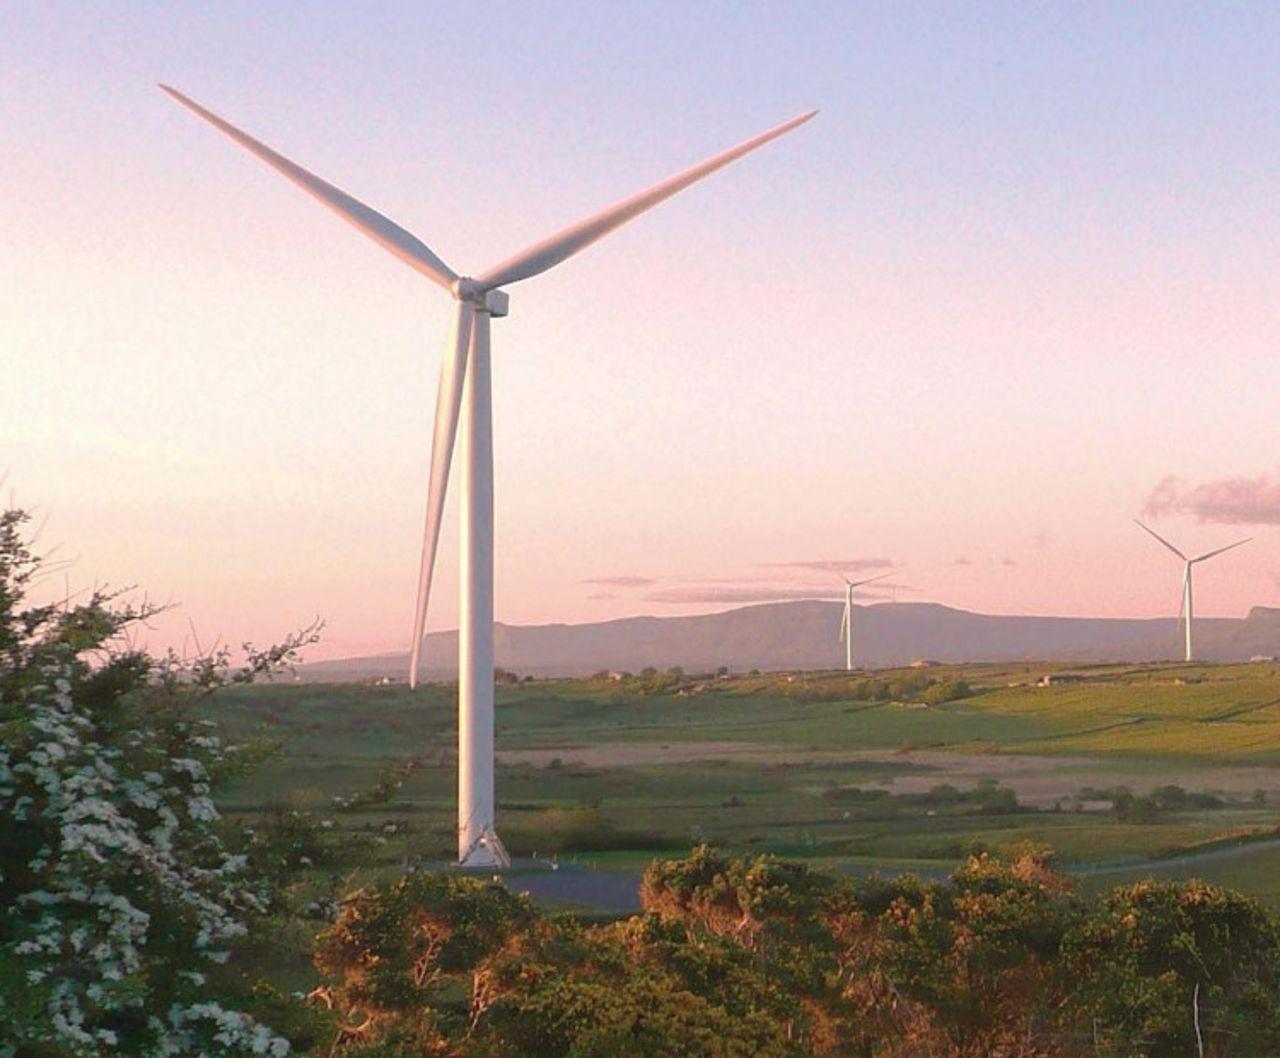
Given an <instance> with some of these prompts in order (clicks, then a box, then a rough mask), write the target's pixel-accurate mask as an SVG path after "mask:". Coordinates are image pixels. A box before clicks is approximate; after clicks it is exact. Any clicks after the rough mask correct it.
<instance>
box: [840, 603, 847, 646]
mask: <svg viewBox="0 0 1280 1058" xmlns="http://www.w3.org/2000/svg"><path fill="white" fill-rule="evenodd" d="M848 635H849V604H848V603H845V604H844V613H843V614H841V615H840V642H841V643H843V642H844V641H845V638H846V637H847V636H848Z"/></svg>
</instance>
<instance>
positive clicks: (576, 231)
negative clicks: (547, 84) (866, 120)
mask: <svg viewBox="0 0 1280 1058" xmlns="http://www.w3.org/2000/svg"><path fill="white" fill-rule="evenodd" d="M160 87H161V88H163V89H164V91H166V92H167V93H168V94H169V95H170V96H172V97H173V98H174V99H176V100H177V101H178V102H179V103H181V104H182V105H183V106H185V107H186V108H187V109H188V110H191V111H192V112H193V113H195V114H197V115H198V116H199V117H201V118H203V119H204V120H205V121H207V122H209V123H210V124H211V125H213V126H214V127H215V128H217V129H219V130H221V131H222V132H224V133H226V134H227V135H228V136H230V137H231V139H233V140H235V141H236V143H238V144H240V146H242V147H244V148H245V149H246V150H248V151H250V152H251V153H252V154H255V155H257V157H258V158H260V159H261V160H262V161H264V162H266V163H267V165H269V166H271V167H272V168H273V169H275V170H276V171H277V172H279V173H280V174H281V175H283V176H284V177H285V178H286V179H288V180H290V181H292V182H293V183H295V184H297V185H298V187H300V188H301V189H302V190H303V191H305V192H307V193H308V194H310V195H312V196H313V197H314V198H316V199H318V200H319V201H320V202H321V204H323V205H325V206H327V207H328V208H329V209H331V210H333V212H335V213H337V214H338V216H340V217H342V218H343V219H344V220H346V221H347V222H348V223H350V224H352V225H353V226H354V227H356V228H357V229H358V230H360V231H361V232H363V233H364V234H365V235H367V236H368V237H369V238H370V239H372V240H373V241H374V242H376V243H377V244H378V245H379V246H381V247H382V248H383V249H385V250H387V251H388V252H390V253H391V254H393V255H394V256H395V257H398V258H399V259H400V260H401V261H403V262H404V263H405V264H407V265H408V266H409V267H410V268H412V269H414V270H415V271H417V272H420V273H421V274H422V275H424V276H426V277H427V278H428V279H430V280H431V281H432V282H433V283H436V284H437V285H439V286H441V287H443V288H444V289H445V290H446V291H448V293H449V294H450V295H451V296H452V297H453V299H454V315H453V323H452V327H451V333H450V336H449V340H448V342H447V344H446V346H445V353H444V359H443V362H442V364H441V368H440V388H439V391H438V393H437V395H436V415H435V429H434V433H433V436H432V441H431V473H430V479H429V485H428V490H427V516H426V527H425V530H424V532H423V540H422V561H421V565H420V567H419V574H418V598H417V605H416V608H415V610H414V623H413V640H412V649H411V655H410V662H409V683H410V686H415V685H416V682H417V674H418V661H419V657H420V655H421V649H422V635H423V627H424V624H425V622H426V613H427V600H428V598H429V597H430V594H431V575H432V569H433V567H434V564H435V553H436V544H437V541H438V539H439V536H440V523H441V520H442V517H443V512H444V498H445V488H446V485H447V483H448V478H449V466H450V463H451V462H452V456H453V446H454V437H455V435H456V434H457V433H458V432H459V427H460V428H461V434H462V452H461V467H460V469H459V473H460V475H461V478H462V518H461V534H460V535H461V561H460V579H461V582H462V590H461V602H460V611H461V612H460V615H459V622H458V626H459V632H458V654H459V661H458V862H459V863H461V864H464V865H467V866H475V867H488V866H495V865H504V864H505V863H506V862H507V854H506V851H505V850H504V849H503V847H502V842H501V841H500V840H499V839H498V834H497V831H496V830H495V828H494V798H493V430H492V405H491V396H490V368H489V320H490V318H491V317H495V316H497V317H501V316H505V315H506V314H507V295H506V294H505V293H504V292H503V291H501V290H499V289H498V288H499V287H502V286H506V285H507V284H510V283H515V282H518V281H519V280H521V279H529V278H531V277H532V276H536V275H538V274H539V273H541V272H545V271H546V270H547V269H549V268H552V267H554V266H555V265H557V264H559V263H560V262H561V261H564V260H566V259H567V258H569V257H572V256H573V255H574V254H576V253H578V252H579V251H580V250H584V249H586V247H588V246H590V245H591V244H592V243H593V242H595V241H596V240H597V239H600V238H602V237H604V236H605V235H608V234H609V233H610V232H611V231H613V230H614V229H615V228H618V227H620V226H621V225H623V224H625V223H626V222H627V221H629V220H632V219H634V218H635V217H638V216H639V215H640V214H641V213H644V212H645V211H646V210H648V209H650V208H652V207H653V206H656V205H657V204H658V203H659V202H662V201H663V200H664V199H667V198H670V197H671V196H672V195H674V194H675V193H676V192H677V191H682V190H684V188H686V187H688V186H689V185H690V184H692V183H694V182H695V181H698V180H701V179H702V178H703V177H704V176H708V175H709V174H711V173H713V172H715V171H716V170H717V169H720V168H722V167H723V166H726V165H728V164H729V163H730V162H732V161H735V160H736V159H738V158H741V157H742V156H743V155H744V154H747V153H748V152H749V151H753V150H755V149H756V148H757V147H760V146H763V145H764V144H766V143H768V142H769V141H770V140H773V139H776V138H777V137H779V136H781V135H782V134H783V133H785V132H789V131H790V130H792V129H794V128H796V127H797V126H798V125H802V124H804V122H806V121H808V120H809V119H810V118H812V117H813V116H814V114H816V113H817V111H816V110H815V111H810V112H808V113H806V114H801V115H800V116H799V117H795V118H792V119H791V120H790V121H785V122H783V123H782V124H781V125H778V126H776V127H774V128H772V129H770V130H769V131H767V132H763V133H761V134H760V135H759V136H756V137H754V138H752V139H749V140H747V141H746V142H745V143H742V144H739V145H738V146H737V147H732V148H730V149H729V150H727V151H724V152H722V153H720V154H717V155H715V156H714V157H712V158H708V159H707V160H706V161H704V162H702V163H701V164H700V165H695V166H694V167H693V168H692V169H687V170H685V171H684V172H682V173H679V174H677V175H676V176H673V177H671V178H670V179H668V180H664V181H663V182H662V183H660V184H655V185H654V186H653V187H651V188H649V189H648V190H646V191H641V192H640V193H639V194H637V195H633V196H632V197H631V198H628V199H625V200H624V201H622V202H619V203H618V204H617V205H614V206H611V207H609V208H608V209H606V210H604V211H602V212H600V213H597V214H595V215H594V216H591V217H588V218H587V219H586V220H582V221H579V222H578V223H577V224H574V225H571V226H570V227H568V228H565V229H564V230H563V231H560V232H557V233H556V234H554V235H552V236H551V237H550V238H548V239H545V240H543V241H542V242H539V243H535V244H534V245H533V246H530V247H528V248H527V249H525V250H522V251H521V252H520V253H518V254H516V255H515V256H514V257H511V258H508V259H507V260H505V261H502V262H501V263H499V264H497V265H495V266H494V267H493V268H490V269H489V270H488V271H486V272H483V273H481V274H480V275H479V276H477V277H475V278H471V277H469V276H461V275H458V274H457V273H456V272H454V271H453V270H452V269H451V268H449V266H448V265H446V264H445V263H444V262H443V261H442V260H441V259H440V258H439V257H437V256H436V255H435V254H434V253H433V252H432V251H431V250H430V249H429V248H428V247H427V246H426V245H425V244H424V243H423V242H422V241H421V240H419V239H418V238H416V237H415V236H413V235H411V234H410V233H409V232H407V231H405V229H404V228H401V227H400V226H399V225H398V224H396V223H394V222H393V221H391V220H389V219H387V218H386V217H384V216H383V215H382V214H381V213H378V212H376V211H375V210H372V209H370V208H369V207H368V206H366V205H364V204H363V203H361V202H358V201H356V200H355V199H354V198H352V197H351V196H350V195H348V194H347V193H346V192H345V191H341V190H339V189H338V188H336V187H334V186H333V185H332V184H330V183H327V182H326V181H324V180H321V179H320V178H319V177H317V176H314V175H312V174H311V173H309V172H307V171H306V170H305V169H303V168H302V167H301V166H299V165H296V164H295V163H293V162H291V161H290V160H289V159H288V158H285V157H284V156H283V155H280V154H277V153H276V152H275V151H273V150H272V149H271V148H270V147H267V146H266V145H265V144H262V143H260V142H258V141H257V140H256V139H254V138H253V137H252V136H249V135H247V134H246V133H244V132H241V131H240V130H239V129H237V128H236V127H235V126H234V125H231V124H229V123H227V122H226V121H223V120H222V119H221V118H220V117H218V116H217V115H216V114H213V113H210V112H209V111H208V110H206V109H205V108H204V107H202V106H200V104H198V103H196V102H194V101H193V100H191V99H189V98H187V97H186V96H185V95H183V94H182V93H181V92H178V91H176V90H175V89H173V88H170V87H168V86H167V85H161V86H160Z"/></svg>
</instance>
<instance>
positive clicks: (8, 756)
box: [0, 510, 318, 1058]
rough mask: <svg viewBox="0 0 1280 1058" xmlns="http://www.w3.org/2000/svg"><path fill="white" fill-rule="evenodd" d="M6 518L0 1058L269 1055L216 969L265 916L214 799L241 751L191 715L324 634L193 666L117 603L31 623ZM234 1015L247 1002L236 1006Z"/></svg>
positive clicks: (1, 635) (0, 705)
mask: <svg viewBox="0 0 1280 1058" xmlns="http://www.w3.org/2000/svg"><path fill="white" fill-rule="evenodd" d="M26 520H27V518H26V515H25V514H24V513H23V512H22V511H19V510H7V511H5V512H3V514H0V1054H7V1055H15V1054H20V1055H27V1054H39V1055H41V1056H50V1058H53V1056H76V1058H96V1056H99V1055H101V1056H107V1055H117V1054H129V1055H148V1056H149V1055H161V1054H163V1055H196V1054H199V1055H210V1056H214V1055H217V1056H231V1055H251V1054H256V1055H270V1056H280V1055H283V1054H285V1053H287V1052H288V1050H289V1044H288V1042H287V1041H286V1040H285V1039H283V1038H282V1037H280V1036H279V1035H277V1034H276V1033H275V1032H274V1031H272V1030H271V1029H270V1028H269V1027H267V1026H266V1025H264V1024H261V1023H260V1022H259V1021H258V1020H256V1019H255V1018H254V1017H253V1016H252V1015H251V1014H250V1013H248V1012H246V1008H247V1007H248V1006H249V1004H250V1000H249V997H247V996H244V995H240V996H238V997H236V999H230V998H228V997H229V995H230V993H231V992H232V991H234V989H232V988H231V982H232V981H233V978H232V977H231V976H230V974H229V973H228V971H227V968H226V966H225V964H226V963H227V960H228V958H229V956H230V953H231V950H232V947H233V945H234V944H235V943H236V942H237V940H238V939H239V938H241V937H243V936H244V935H245V933H246V931H247V929H248V924H249V923H250V922H251V921H252V920H253V919H255V918H256V917H258V916H260V915H262V914H263V913H264V912H265V911H266V910H267V909H268V907H269V905H270V902H271V900H272V891H271V886H270V884H269V882H268V881H267V879H266V878H265V876H263V875H262V874H260V873H259V872H257V871H256V870H255V869H254V863H253V853H252V850H251V847H250V845H249V842H248V841H247V840H246V839H244V838H243V835H234V834H231V833H229V832H228V830H227V828H226V827H225V826H224V825H223V824H222V821H221V819H220V817H219V814H218V812H217V810H216V809H215V807H214V805H213V802H212V801H211V799H210V792H211V784H212V782H213V779H214V777H215V776H216V775H217V774H219V773H225V772H226V771H227V770H228V769H232V768H234V767H235V766H236V764H237V760H238V758H239V757H240V755H241V751H240V750H237V748H236V747H230V746H226V745H224V744H223V743H222V741H221V740H220V739H219V738H218V736H217V735H216V734H215V733H214V732H213V730H212V729H211V726H210V725H209V724H208V723H207V722H200V721H196V720H194V719H193V718H192V716H191V706H192V704H193V703H194V702H195V701H196V700H198V699H200V698H201V697H203V696H204V695H206V694H208V693H210V692H212V691H213V690H215V689H217V688H218V687H219V686H222V685H225V684H227V683H247V682H250V681H252V680H253V679H255V678H256V677H258V676H261V675H263V674H266V673H269V672H272V671H274V670H276V669H277V668H278V667H279V666H281V665H284V664H288V663H289V662H290V661H292V660H293V659H294V658H295V657H296V656H297V650H298V648H299V647H301V646H302V645H303V644H305V643H308V642H311V641H313V640H314V638H315V634H316V632H317V630H318V628H317V627H314V626H313V627H312V628H310V629H307V630H305V631H303V632H302V633H300V634H298V635H296V636H291V637H290V638H289V639H287V640H286V641H285V642H284V643H283V644H281V645H279V646H276V647H272V648H270V649H269V650H265V651H256V650H254V649H253V648H252V647H250V646H248V645H247V644H246V647H245V651H246V655H247V656H246V661H245V664H244V665H243V666H242V667H240V668H233V667H232V666H231V664H230V660H229V654H228V652H227V651H225V650H220V651H218V652H216V653H215V654H213V655H211V656H208V657H204V658H200V659H198V660H197V661H195V662H194V663H191V664H187V663H184V662H183V661H181V660H180V659H178V658H176V657H175V656H174V655H173V654H170V655H168V656H167V657H166V658H163V659H156V658H152V657H149V656H147V655H146V654H144V653H142V652H141V651H138V650H134V649H131V648H129V647H128V646H127V645H125V644H124V643H123V641H122V633H124V632H125V631H126V630H128V629H129V628H130V626H132V625H134V624H136V623H137V622H140V621H144V620H145V619H146V618H147V617H149V616H151V615H152V614H154V613H155V612H156V611H155V609H154V608H152V607H149V606H147V605H145V604H143V605H130V604H128V603H126V602H123V601H122V599H121V596H120V595H119V594H117V593H111V592H107V591H103V590H96V591H94V592H93V593H92V594H91V595H90V596H89V597H88V599H87V600H86V601H84V602H82V603H79V604H77V605H69V604H61V605H59V604H48V605H32V604H28V602H27V594H28V592H29V589H30V588H31V587H32V585H33V584H34V583H35V581H36V580H37V578H38V576H39V573H40V570H41V559H40V557H39V556H38V555H36V554H34V553H33V552H32V551H31V549H30V546H29V545H28V543H27V541H26V539H25V537H24V535H23V527H24V524H25V522H26ZM238 1001H240V1002H238Z"/></svg>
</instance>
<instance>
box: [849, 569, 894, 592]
mask: <svg viewBox="0 0 1280 1058" xmlns="http://www.w3.org/2000/svg"><path fill="white" fill-rule="evenodd" d="M897 572H898V571H897V570H896V569H891V570H890V571H889V572H888V573H881V574H880V575H879V576H878V577H868V578H867V579H866V580H852V581H849V587H851V588H861V587H862V586H863V585H864V584H874V583H875V582H876V581H878V580H884V579H885V577H892V576H893V575H894V574H895V573H897Z"/></svg>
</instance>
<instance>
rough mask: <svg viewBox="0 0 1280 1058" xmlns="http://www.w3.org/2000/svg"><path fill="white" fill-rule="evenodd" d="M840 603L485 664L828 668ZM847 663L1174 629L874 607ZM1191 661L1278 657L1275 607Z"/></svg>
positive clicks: (588, 631) (1225, 628) (438, 652)
mask: <svg viewBox="0 0 1280 1058" xmlns="http://www.w3.org/2000/svg"><path fill="white" fill-rule="evenodd" d="M842 606H843V604H842V603H838V602H819V601H816V600H815V601H811V602H782V603H768V604H763V605H759V606H744V607H742V608H741V609H737V610H728V611H726V612H724V613H715V614H699V615H697V616H693V617H626V618H622V619H621V620H617V621H601V622H598V623H594V624H577V625H567V624H553V625H504V624H499V625H498V626H497V628H496V631H495V657H496V661H497V664H498V665H499V666H501V667H502V668H505V669H510V670H512V671H515V672H518V673H520V674H522V675H524V674H529V675H534V676H572V675H584V674H587V673H591V672H596V671H599V670H600V669H621V670H628V671H632V672H635V671H638V670H639V669H642V668H644V667H645V666H647V665H652V666H655V667H656V668H663V669H665V668H669V667H670V666H672V665H681V666H683V667H684V668H685V669H686V670H688V671H690V672H695V671H708V670H711V669H714V668H716V667H717V666H720V665H727V666H729V668H730V669H732V670H734V671H744V670H747V669H753V668H756V669H761V670H771V669H834V668H839V667H841V666H842V665H843V663H844V648H843V647H842V646H841V645H840V643H839V642H838V641H837V638H836V636H837V631H838V628H839V622H840V611H841V607H842ZM854 644H855V658H856V659H857V662H858V663H859V664H861V665H866V666H869V667H874V668H883V667H887V666H893V665H906V664H909V663H911V662H912V661H916V660H920V659H929V660H933V661H951V662H966V661H1016V660H1030V659H1037V660H1044V661H1157V660H1168V659H1172V658H1177V657H1179V656H1180V654H1181V651H1180V645H1179V644H1180V640H1179V625H1178V622H1177V621H1176V620H1175V619H1174V618H1171V617H1164V618H1155V619H1128V618H1121V619H1116V618H1097V617H1025V616H1017V615H997V614H979V613H970V612H969V611H967V610H956V609H952V608H951V607H949V606H940V605H938V604H936V603H879V604H877V605H874V606H860V607H857V608H856V612H855V614H854ZM457 654H458V634H457V632H437V633H433V634H432V635H430V636H428V637H427V644H426V649H425V651H424V657H425V659H426V663H427V669H428V672H429V674H430V675H432V676H433V677H435V678H442V677H448V676H453V675H456V673H457V661H456V659H457ZM1196 654H1197V657H1198V658H1199V659H1201V660H1205V661H1243V660H1248V659H1249V658H1251V657H1254V656H1256V655H1268V656H1270V655H1280V609H1276V608H1272V607H1264V606H1255V607H1254V608H1253V609H1252V610H1250V611H1249V615H1248V616H1247V617H1245V618H1243V619H1241V618H1215V617H1209V618H1199V619H1197V620H1196ZM407 664H408V662H407V655H406V654H404V653H396V654H380V655H377V656H374V657H361V658H344V659H341V660H334V661H319V662H314V663H312V664H309V665H303V666H301V667H300V668H299V670H298V674H299V676H300V677H301V678H302V679H304V680H307V681H312V682H321V681H336V682H342V681H352V680H364V679H372V678H378V677H383V676H386V677H390V678H393V679H399V678H403V676H404V674H405V669H406V667H407Z"/></svg>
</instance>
